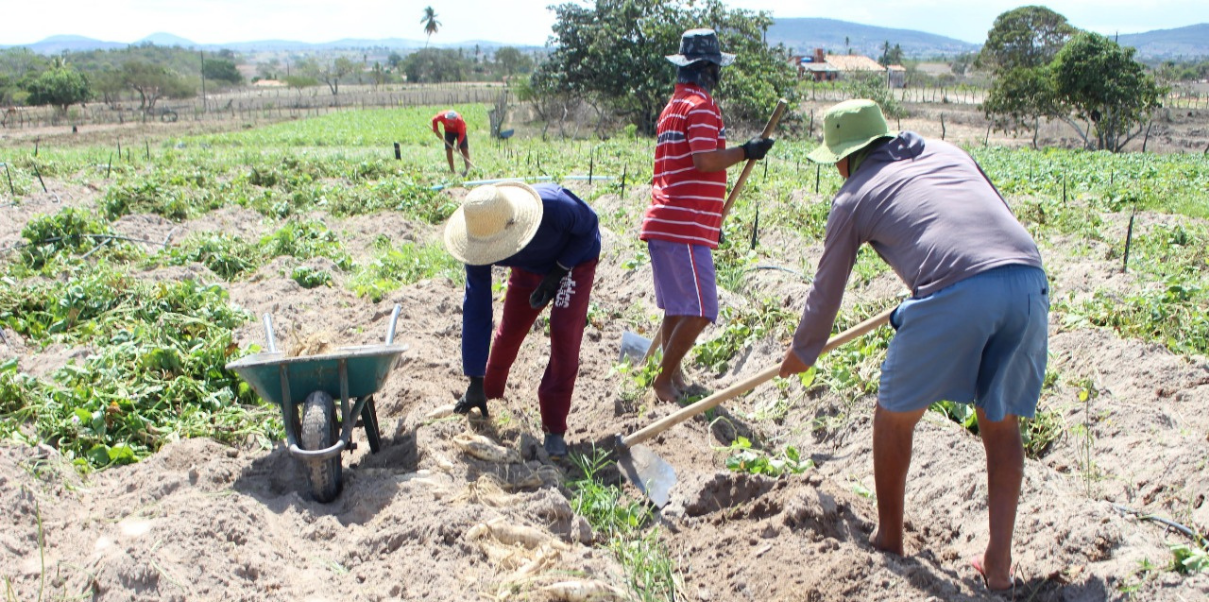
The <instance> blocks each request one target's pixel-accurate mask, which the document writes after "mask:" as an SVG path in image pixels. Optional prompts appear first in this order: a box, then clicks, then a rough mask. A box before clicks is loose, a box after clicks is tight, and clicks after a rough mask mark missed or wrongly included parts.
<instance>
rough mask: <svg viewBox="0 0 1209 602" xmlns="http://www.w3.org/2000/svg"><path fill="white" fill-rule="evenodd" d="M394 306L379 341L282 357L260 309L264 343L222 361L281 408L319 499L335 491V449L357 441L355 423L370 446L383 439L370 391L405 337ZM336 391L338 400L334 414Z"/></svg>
mask: <svg viewBox="0 0 1209 602" xmlns="http://www.w3.org/2000/svg"><path fill="white" fill-rule="evenodd" d="M399 309H400V308H399V306H398V305H396V306H395V308H394V311H392V312H391V314H390V325H389V327H388V328H387V331H386V343H385V344H383V345H360V346H352V347H340V348H337V349H336V350H334V351H332V352H330V353H322V354H318V355H306V356H299V357H288V356H287V355H286V354H285V353H283V352H280V351H278V350H277V343H276V341H275V340H274V337H273V321H272V319H271V318H270V317H269V315H268V314H265V315H264V331H265V340H266V343H267V346H268V351H267V352H264V353H257V354H254V355H249V356H247V357H244V358H240V359H239V360H236V361H234V362H231V363H229V364H227V369H228V370H231V371H232V372H235V373H236V374H238V375H239V376H240V378H242V379H244V380H245V381H247V383H248V384H249V385H251V386H252V389H253V390H255V391H256V394H257V395H260V397H261V399H264V400H265V401H268V402H270V403H273V404H276V405H277V406H278V407H280V408H281V415H282V422H284V423H285V437H286V443H287V445H288V446H289V447H288V449H289V452H290V455H291V456H293V457H294V458H297V459H298V460H300V461H302V462H303V463H305V464H306V467H307V470H306V473H307V482H308V484H309V485H310V489H311V496H312V497H314V498H315V500H316V501H318V502H321V503H327V502H330V501H332V500H334V499H336V496H337V495H339V494H340V489H341V482H340V474H341V470H342V463H341V458H340V453H341V452H344V451H352V450H353V449H356V444H355V443H353V441H352V435H353V427H354V426H358V425H360V426H362V427H363V428H364V429H365V437H366V439H367V440H368V441H369V450H370V452H371V453H377V452H378V449H379V448H380V447H381V446H382V438H381V433H379V431H378V414H377V411H376V410H375V409H374V393H377V392H378V390H380V389H381V388H382V385H383V384H385V383H386V377H387V376H389V375H390V371H391V369H392V368H393V367H394V365H395V360H396V359H397V358H398V357H399V355H400V354H402V353H403V352H404V351H406V350H407V346H406V345H396V344H395V343H394V340H395V324H396V323H397V322H398V320H399ZM336 399H339V400H340V412H339V415H337V413H336V401H335V400H336ZM350 404H351V405H350ZM299 405H301V406H302V411H301V415H300V414H299V410H298V406H299Z"/></svg>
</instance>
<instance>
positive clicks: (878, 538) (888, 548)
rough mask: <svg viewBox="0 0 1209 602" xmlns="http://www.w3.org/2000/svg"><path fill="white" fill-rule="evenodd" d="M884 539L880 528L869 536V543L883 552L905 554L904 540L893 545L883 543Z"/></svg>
mask: <svg viewBox="0 0 1209 602" xmlns="http://www.w3.org/2000/svg"><path fill="white" fill-rule="evenodd" d="M882 539H883V538H882V530H881V529H878V530H876V531H874V532H873V535H870V536H869V545H872V546H873V547H875V548H877V549H879V550H881V551H883V552H889V553H891V554H898V555H899V556H902V555H903V542H901V541H900V542H898V543H897V544H895V545H891V544H886V543H882Z"/></svg>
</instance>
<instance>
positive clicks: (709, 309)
mask: <svg viewBox="0 0 1209 602" xmlns="http://www.w3.org/2000/svg"><path fill="white" fill-rule="evenodd" d="M646 244H647V250H648V251H649V252H650V254H651V271H652V272H654V274H655V304H656V305H658V306H659V309H662V310H663V311H664V313H665V314H667V315H669V316H700V317H703V318H707V319H709V321H710V322H714V321H716V320H717V319H718V288H717V285H716V284H715V283H714V255H713V252H712V251H711V250H710V248H709V247H707V246H705V245H690V244H688V243H682V242H668V241H666V240H658V239H651V240H648V241H647V243H646Z"/></svg>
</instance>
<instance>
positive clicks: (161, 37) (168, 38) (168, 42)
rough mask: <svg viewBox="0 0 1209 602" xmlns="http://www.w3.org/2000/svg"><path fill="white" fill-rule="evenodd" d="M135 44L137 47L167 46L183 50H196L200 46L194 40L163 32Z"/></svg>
mask: <svg viewBox="0 0 1209 602" xmlns="http://www.w3.org/2000/svg"><path fill="white" fill-rule="evenodd" d="M135 44H136V45H137V44H155V45H156V46H166V47H172V46H180V47H181V48H196V47H197V46H199V44H197V43H196V42H193V41H192V40H187V39H185V38H182V37H180V36H177V35H172V34H170V33H163V32H160V33H153V34H151V35H149V36H147V37H145V38H143V39H141V40H139V41H137V42H135Z"/></svg>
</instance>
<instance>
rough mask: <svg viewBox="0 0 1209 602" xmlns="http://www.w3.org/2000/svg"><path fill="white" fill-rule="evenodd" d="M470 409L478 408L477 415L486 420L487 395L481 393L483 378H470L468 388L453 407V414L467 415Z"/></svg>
mask: <svg viewBox="0 0 1209 602" xmlns="http://www.w3.org/2000/svg"><path fill="white" fill-rule="evenodd" d="M470 408H478V409H479V413H480V414H482V415H483V418H488V414H487V394H486V393H484V392H483V377H481V376H471V377H470V386H468V387H466V392H465V393H463V394H462V398H461V399H459V400H458V403H457V404H456V405H454V406H453V412H454V413H455V414H468V413H470Z"/></svg>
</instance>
